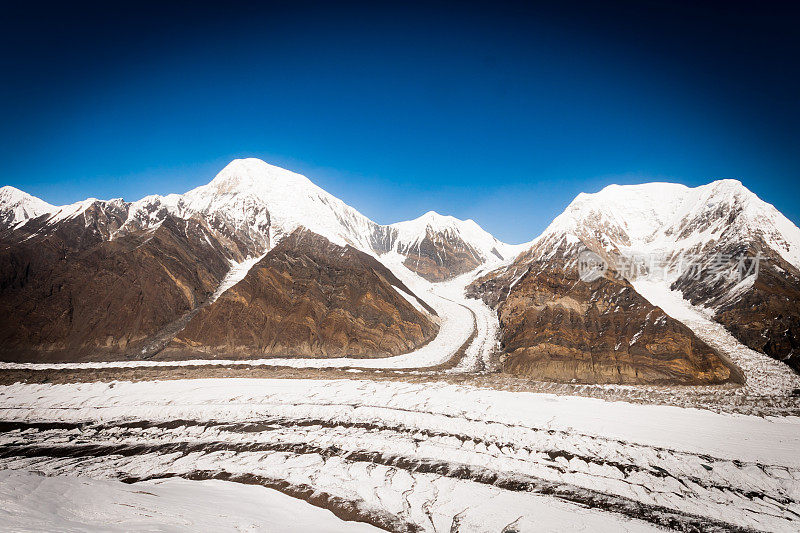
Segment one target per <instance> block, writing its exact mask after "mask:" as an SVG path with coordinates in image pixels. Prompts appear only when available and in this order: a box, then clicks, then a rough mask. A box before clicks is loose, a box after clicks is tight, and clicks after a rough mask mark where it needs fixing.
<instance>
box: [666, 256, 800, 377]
mask: <svg viewBox="0 0 800 533" xmlns="http://www.w3.org/2000/svg"><path fill="white" fill-rule="evenodd" d="M757 256H758V257H760V258H761V259H759V265H758V271H757V272H756V271H755V265H754V261H755V260H754V259H753V258H755V257H757ZM717 257H724V258H726V259H725V261H724V262H721V264H723V265H724V266H725V268H724V269H723V272H722V275H720V274H719V273H716V272H717V269H712V268H711V266H712V265H708V264H707V265H704V266H703V267H702V268H701V269H700V270H699V271H698V272H697V273H696V274H692V275H684V276H681V277H680V278H678V279H677V280H676V281H675V282H674V283H673V284H672V288H673V289H676V290H680V291H681V292H683V294H684V295H686V296H688V298H689V300H690V301H691V302H692V303H694V304H698V305H703V306H706V307H708V308H710V309H714V310H715V315H714V319H715V320H717V321H718V322H719V323H721V324H722V325H724V326H725V327H726V328H727V329H728V331H730V332H731V333H732V334H733V336H734V337H736V338H737V339H738V340H739V341H740V342H742V343H743V344H745V345H747V346H748V347H750V348H752V349H754V350H757V351H759V352H762V353H765V354H767V355H769V356H770V357H773V358H775V359H778V360H781V361H784V362H785V363H786V364H788V365H789V366H791V367H792V368H793V369H794V370H795V371H798V372H800V305H798V302H800V271H799V270H798V269H797V268H795V267H794V266H793V265H791V264H790V263H788V262H786V261H784V260H783V259H782V258H781V257H780V256H778V255H777V254H775V253H774V252H772V251H771V250H770V249H769V248H767V247H764V246H754V247H751V248H749V249H747V250H742V249H741V248H738V249H734V250H733V251H732V253H730V252H729V253H723V254H721V255H720V256H717ZM741 257H744V258H749V259H746V260H745V261H744V263H743V264H741V263H740V262H739V261H740V260H739V259H738V258H741ZM727 258H730V259H727ZM718 261H719V259H718ZM740 269H741V270H743V271H745V272H749V271H751V269H753V270H752V273H751V274H749V275H748V276H746V277H743V276H740V275H739V272H738V271H739V270H740ZM709 280H712V281H711V282H709Z"/></svg>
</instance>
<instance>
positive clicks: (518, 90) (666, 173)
mask: <svg viewBox="0 0 800 533" xmlns="http://www.w3.org/2000/svg"><path fill="white" fill-rule="evenodd" d="M19 4H23V3H19ZM28 4H32V5H31V6H29V7H16V8H11V11H10V12H9V11H8V10H6V11H5V12H4V16H3V17H2V19H3V20H2V22H0V45H1V46H2V51H0V60H1V61H2V62H1V63H0V69H2V70H1V72H2V78H3V79H2V83H1V84H0V111H2V121H0V185H5V184H8V185H14V186H16V187H19V188H21V189H23V190H25V191H27V192H30V193H31V194H34V195H36V196H39V197H41V198H43V199H45V200H47V201H49V202H51V203H55V204H62V203H68V202H73V201H77V200H79V199H83V198H86V197H89V196H94V197H98V198H113V197H124V198H125V199H126V200H137V199H139V198H141V197H142V196H144V195H146V194H152V193H161V194H163V193H170V192H184V191H186V190H188V189H190V188H192V187H195V186H197V185H201V184H203V183H207V182H208V181H210V180H211V179H212V178H213V176H214V175H215V174H216V172H218V171H219V170H220V169H221V168H222V167H223V166H224V165H225V164H226V163H227V162H228V161H229V160H231V159H232V158H235V157H260V158H262V159H264V160H266V161H268V162H270V163H273V164H276V165H279V166H283V167H285V168H289V169H291V170H295V171H298V172H301V173H304V174H306V175H307V176H309V177H310V178H311V179H312V180H313V181H315V182H316V183H317V184H318V185H320V186H321V187H323V188H325V189H326V190H328V191H329V192H331V193H332V194H334V195H336V196H339V197H340V198H342V199H343V200H344V201H346V202H347V203H349V204H351V205H353V206H354V207H356V208H357V209H359V210H360V211H362V212H363V213H364V214H365V215H367V216H369V217H371V218H373V219H374V220H376V221H378V222H381V223H390V222H396V221H399V220H404V219H409V218H414V217H416V216H419V215H420V214H422V213H424V212H425V211H428V210H431V209H433V210H436V211H438V212H440V213H444V214H452V215H454V216H457V217H460V218H473V219H475V220H476V221H477V222H478V223H480V224H481V225H482V226H484V227H485V228H486V229H487V230H489V231H490V232H492V233H494V234H495V235H496V236H497V237H498V238H500V239H502V240H505V241H507V242H515V243H516V242H523V241H527V240H530V239H532V238H533V237H535V236H536V235H537V234H538V233H539V232H541V230H542V229H544V227H545V226H546V225H547V224H548V223H549V222H550V220H552V218H553V217H554V216H556V215H557V214H558V213H560V212H561V211H562V210H563V209H564V207H565V206H566V205H567V204H568V203H569V202H570V201H571V200H572V198H573V197H574V196H575V195H576V194H578V193H579V192H582V191H585V192H593V191H596V190H599V189H601V188H602V187H603V186H605V185H607V184H610V183H639V182H645V181H654V180H661V181H675V182H681V183H685V184H687V185H691V186H694V185H699V184H703V183H707V182H708V181H711V180H713V179H717V178H723V177H725V178H737V179H740V180H742V181H743V182H744V184H745V185H746V186H748V187H749V188H750V189H751V190H753V191H754V192H755V193H757V194H758V195H759V196H761V197H762V198H763V199H765V200H767V201H769V202H771V203H773V204H774V205H775V206H776V207H778V209H780V210H781V211H782V212H783V213H784V214H786V215H787V216H788V217H789V218H790V219H792V220H793V221H794V222H795V223H798V222H800V206H798V199H800V180H799V179H798V178H800V32H798V30H797V28H798V27H800V19H799V18H798V16H797V12H793V11H792V8H791V5H792V4H791V3H786V4H783V3H773V2H749V3H738V2H720V3H704V2H697V1H695V2H681V1H663V2H662V1H643V0H639V1H636V2H633V1H631V2H614V1H609V2H571V1H568V0H567V1H562V2H551V3H548V4H541V5H537V4H536V3H525V4H513V3H503V2H500V1H494V2H489V3H485V4H480V3H470V2H460V3H457V4H456V3H454V4H436V5H433V4H432V3H431V2H426V3H419V4H417V3H413V2H402V3H395V4H392V3H380V2H370V3H334V2H327V3H316V4H315V3H308V2H302V1H291V2H277V3H266V4H262V5H261V6H259V7H258V8H253V7H248V6H247V5H246V4H238V3H237V2H236V1H235V0H231V1H225V2H215V3H214V4H212V5H205V4H203V3H202V2H191V3H186V4H180V3H177V4H175V3H170V7H159V4H151V5H148V4H144V3H141V2H136V3H135V4H132V5H130V6H127V7H115V5H114V3H113V2H112V3H108V2H105V3H98V4H95V5H91V4H86V5H79V4H75V3H68V2H63V3H61V6H60V7H55V6H47V5H46V4H39V3H36V4H34V3H28ZM14 9H16V10H17V11H14Z"/></svg>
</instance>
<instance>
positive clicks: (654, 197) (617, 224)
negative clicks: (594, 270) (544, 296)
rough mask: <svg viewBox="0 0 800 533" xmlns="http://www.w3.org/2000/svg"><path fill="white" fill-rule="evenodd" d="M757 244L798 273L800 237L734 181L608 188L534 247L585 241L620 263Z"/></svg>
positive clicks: (578, 203) (574, 207) (580, 201)
mask: <svg viewBox="0 0 800 533" xmlns="http://www.w3.org/2000/svg"><path fill="white" fill-rule="evenodd" d="M755 238H761V239H763V241H764V242H765V243H766V245H767V246H769V247H770V248H771V249H773V250H774V251H775V252H776V253H778V254H779V255H780V256H781V257H782V258H783V259H784V260H786V261H787V262H788V263H790V264H792V265H794V266H795V267H797V268H800V229H799V228H798V227H797V226H796V225H794V224H793V223H792V222H791V221H790V220H789V219H787V218H786V217H785V216H784V215H783V214H781V213H780V212H779V211H778V210H777V209H776V208H775V207H774V206H773V205H771V204H769V203H767V202H764V201H763V200H761V199H760V198H758V196H756V195H755V194H753V193H752V192H751V191H750V190H748V189H747V188H746V187H745V186H744V185H742V183H741V182H739V181H737V180H731V179H726V180H718V181H714V182H711V183H709V184H708V185H703V186H700V187H694V188H690V187H687V186H685V185H680V184H676V183H646V184H642V185H609V186H608V187H606V188H604V189H603V190H601V191H600V192H597V193H594V194H585V193H581V194H579V195H578V196H577V197H576V198H575V200H573V201H572V203H570V204H569V206H567V208H566V209H565V210H564V212H563V213H562V214H561V215H559V216H558V217H556V218H555V219H554V220H553V222H552V223H551V224H550V226H548V227H547V229H545V231H544V232H543V233H542V234H541V235H540V236H539V237H537V238H536V239H535V240H534V241H533V243H532V246H537V245H538V246H542V245H549V246H544V248H549V247H552V246H554V245H556V244H558V243H559V242H561V241H565V242H568V243H570V242H577V241H578V240H582V241H584V242H585V243H586V242H587V241H589V242H591V243H594V244H597V245H599V246H601V247H602V248H603V249H604V250H605V251H607V252H609V253H617V254H620V255H634V254H657V253H660V254H664V255H667V256H669V255H672V256H679V255H681V254H688V253H692V252H697V251H699V250H700V248H702V247H703V246H704V245H707V244H708V243H711V242H715V241H720V240H723V239H724V240H735V239H739V240H741V241H743V242H749V241H751V240H753V239H755Z"/></svg>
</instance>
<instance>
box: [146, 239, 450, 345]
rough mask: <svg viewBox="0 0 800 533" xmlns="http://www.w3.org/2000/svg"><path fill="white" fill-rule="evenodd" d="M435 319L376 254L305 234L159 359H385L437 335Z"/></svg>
mask: <svg viewBox="0 0 800 533" xmlns="http://www.w3.org/2000/svg"><path fill="white" fill-rule="evenodd" d="M395 287H397V289H395ZM398 290H399V291H403V292H405V293H406V295H408V296H407V297H404V296H403V295H401V294H400V293H399V292H398ZM407 298H410V299H413V300H414V302H415V304H412V303H410V302H409V301H408V299H407ZM434 316H435V312H434V311H433V310H432V309H431V308H430V307H427V305H426V304H425V303H424V302H422V301H421V300H419V299H418V298H417V297H416V296H414V294H413V293H412V292H411V290H409V289H408V288H407V287H406V286H405V285H404V284H403V283H402V282H401V281H400V280H399V279H397V278H396V277H395V276H394V274H392V273H391V272H390V271H389V270H388V269H387V268H386V267H384V266H383V265H382V264H381V263H380V262H378V261H377V260H376V259H375V258H374V257H372V256H369V255H367V254H365V253H363V252H361V251H359V250H356V249H355V248H353V247H351V246H337V245H335V244H332V243H331V242H330V241H328V240H327V239H325V238H324V237H321V236H319V235H316V234H314V233H311V232H308V231H305V230H302V229H301V230H296V231H295V232H294V233H292V234H291V235H290V236H288V237H286V238H284V239H283V240H282V241H281V242H280V243H279V244H278V245H277V246H276V247H275V248H274V249H272V250H270V251H269V252H268V253H267V254H266V255H265V256H264V257H263V258H262V259H261V260H260V261H259V262H258V263H256V264H255V266H253V267H252V268H251V269H250V271H249V272H248V273H247V275H246V276H245V277H244V279H242V281H240V282H239V283H238V284H236V285H234V286H233V287H232V288H231V289H229V290H227V291H226V292H225V293H223V294H222V296H221V297H220V298H219V299H218V300H217V301H215V302H214V303H213V304H211V305H210V306H208V307H206V308H205V309H203V310H202V311H200V312H199V313H198V314H197V315H196V316H195V317H194V318H193V319H192V320H191V321H190V322H189V323H188V324H187V326H186V328H185V329H184V330H183V331H181V332H180V333H179V334H178V335H177V337H176V338H175V340H174V341H173V342H172V343H171V344H170V346H168V347H167V349H165V350H164V351H163V352H161V354H159V357H165V358H171V357H180V358H184V357H187V356H190V355H191V356H201V355H202V356H204V357H216V356H224V357H226V358H227V357H242V358H251V357H263V356H303V357H342V356H355V357H386V356H390V355H398V354H401V353H405V352H408V351H411V350H413V349H414V348H416V347H418V346H420V345H421V344H423V343H425V342H427V341H428V340H430V339H431V338H432V337H433V336H435V334H436V332H437V329H438V328H437V325H436V322H435V318H434Z"/></svg>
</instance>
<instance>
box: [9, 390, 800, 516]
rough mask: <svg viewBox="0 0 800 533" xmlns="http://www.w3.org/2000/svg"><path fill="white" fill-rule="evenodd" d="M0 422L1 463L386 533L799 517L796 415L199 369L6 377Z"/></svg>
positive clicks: (798, 429)
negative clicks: (151, 374) (295, 506)
mask: <svg viewBox="0 0 800 533" xmlns="http://www.w3.org/2000/svg"><path fill="white" fill-rule="evenodd" d="M0 418H2V420H3V426H2V430H3V431H2V434H0V468H2V469H6V470H14V471H20V472H25V471H34V470H35V471H39V472H42V473H44V474H46V475H68V476H86V477H91V478H94V479H118V480H125V481H128V482H132V481H143V480H153V479H161V478H163V477H183V478H186V479H216V480H226V481H238V482H243V483H250V484H259V485H263V486H266V487H269V488H274V489H278V490H281V491H282V492H285V493H287V494H290V495H293V496H296V497H300V498H303V499H306V500H307V501H310V502H311V503H315V504H317V505H323V506H325V507H328V508H334V509H338V510H340V511H341V510H342V509H346V510H348V512H350V513H351V517H355V518H357V519H359V520H364V521H367V522H369V523H371V524H372V525H376V526H379V527H383V528H386V529H391V530H405V531H413V530H426V531H443V530H444V531H501V530H503V528H505V527H506V526H509V525H511V524H513V526H511V527H510V528H509V529H508V531H512V530H513V531H548V530H550V531H564V530H576V529H586V530H591V531H602V530H613V531H619V530H629V531H630V530H635V531H639V530H652V529H654V528H656V527H664V526H666V527H670V528H675V529H682V530H704V531H707V530H711V531H713V530H718V531H728V530H764V531H797V529H798V527H800V503H799V502H800V455H798V454H797V449H798V448H799V447H800V419H798V418H796V417H783V418H761V417H754V416H744V415H729V414H716V413H712V412H710V411H705V410H696V409H684V408H677V407H668V406H653V405H635V404H629V403H624V402H607V401H603V400H597V399H591V398H581V397H564V396H555V395H548V394H532V393H513V392H504V391H496V390H487V389H479V388H474V387H466V386H456V385H451V384H445V383H439V384H430V383H428V384H411V383H400V382H381V383H378V382H373V381H358V380H288V379H285V380H271V379H261V380H255V379H253V380H248V379H228V380H219V379H209V380H173V381H161V382H140V383H130V382H117V383H110V384H106V383H83V384H69V385H31V384H16V385H10V386H5V387H2V388H0ZM0 485H2V484H0ZM134 486H136V485H134ZM143 490H147V489H143ZM1 492H2V491H0V493H1Z"/></svg>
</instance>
